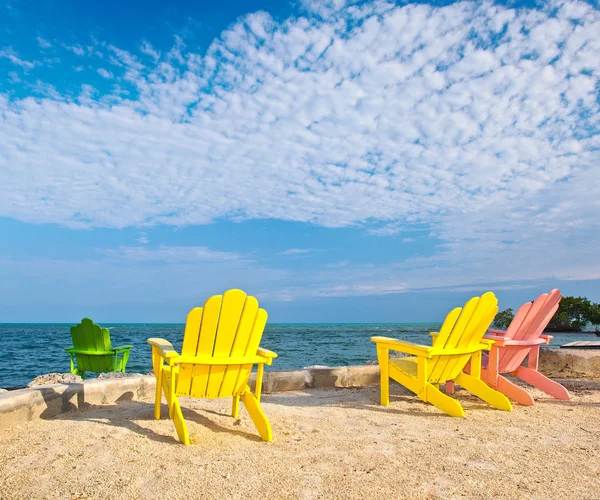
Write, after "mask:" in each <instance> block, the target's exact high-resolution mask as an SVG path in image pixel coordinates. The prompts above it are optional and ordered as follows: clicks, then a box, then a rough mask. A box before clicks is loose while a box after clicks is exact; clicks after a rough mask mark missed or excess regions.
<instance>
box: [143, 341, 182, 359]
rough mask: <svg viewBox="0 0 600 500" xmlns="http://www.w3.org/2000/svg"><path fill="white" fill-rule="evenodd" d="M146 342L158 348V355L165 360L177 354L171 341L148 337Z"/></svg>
mask: <svg viewBox="0 0 600 500" xmlns="http://www.w3.org/2000/svg"><path fill="white" fill-rule="evenodd" d="M147 342H148V344H150V345H151V346H152V347H156V348H157V349H158V353H159V354H160V356H161V357H162V358H164V359H166V360H171V359H173V358H174V357H175V356H178V354H177V351H176V350H175V349H174V348H173V345H172V344H171V342H169V341H168V340H165V339H157V338H152V339H148V341H147Z"/></svg>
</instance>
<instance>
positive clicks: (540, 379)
mask: <svg viewBox="0 0 600 500" xmlns="http://www.w3.org/2000/svg"><path fill="white" fill-rule="evenodd" d="M515 375H516V376H517V377H519V378H520V379H521V380H523V381H525V382H527V383H528V384H531V385H533V386H534V387H537V388H538V389H540V390H542V391H544V392H545V393H546V394H549V395H550V396H553V397H555V398H556V399H560V400H562V401H569V400H570V399H571V396H570V394H569V391H567V389H565V388H564V387H563V386H562V385H560V384H559V383H558V382H554V380H550V379H549V378H548V377H546V376H545V375H543V374H541V373H540V372H538V371H537V370H532V369H531V368H526V367H525V366H520V367H519V368H517V371H516V372H515Z"/></svg>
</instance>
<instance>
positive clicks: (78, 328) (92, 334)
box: [71, 318, 114, 372]
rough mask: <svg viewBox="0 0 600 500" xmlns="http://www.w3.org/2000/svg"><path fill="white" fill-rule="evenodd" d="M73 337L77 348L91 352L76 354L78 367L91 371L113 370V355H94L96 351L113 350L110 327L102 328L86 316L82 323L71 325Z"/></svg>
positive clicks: (74, 345)
mask: <svg viewBox="0 0 600 500" xmlns="http://www.w3.org/2000/svg"><path fill="white" fill-rule="evenodd" d="M71 338H72V339H73V347H74V348H75V349H77V350H80V351H88V352H89V353H90V354H91V355H87V354H81V353H78V354H76V355H75V356H76V358H77V367H78V369H80V370H82V371H91V372H103V371H111V370H112V368H113V364H114V359H113V356H112V355H108V354H107V355H94V353H96V352H106V351H110V350H111V344H110V332H109V331H108V328H101V327H100V326H98V325H96V324H95V323H94V322H93V321H92V320H91V319H90V318H84V319H82V320H81V323H80V324H78V325H75V326H73V327H71Z"/></svg>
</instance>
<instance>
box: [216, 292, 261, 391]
mask: <svg viewBox="0 0 600 500" xmlns="http://www.w3.org/2000/svg"><path fill="white" fill-rule="evenodd" d="M257 314H258V300H256V298H254V297H251V296H248V297H246V303H245V304H244V310H243V311H242V317H241V318H240V322H239V325H238V329H237V333H236V336H235V340H234V342H233V347H232V348H231V356H232V357H233V356H244V355H245V354H246V348H247V347H248V340H249V339H250V335H251V333H252V328H253V327H254V322H255V321H256V315H257ZM240 368H241V366H240V365H234V366H228V367H227V369H226V370H225V375H224V377H223V383H222V384H221V390H220V392H219V397H222V398H224V397H229V396H232V395H233V390H234V388H235V383H236V381H237V378H238V375H239V373H240Z"/></svg>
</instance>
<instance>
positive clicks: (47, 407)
mask: <svg viewBox="0 0 600 500" xmlns="http://www.w3.org/2000/svg"><path fill="white" fill-rule="evenodd" d="M540 371H542V372H543V373H545V374H546V375H548V376H550V377H555V378H560V377H600V350H582V349H543V350H542V355H541V357H540ZM378 383H379V367H378V366H377V365H367V366H345V367H340V368H312V369H306V370H295V371H273V372H266V373H265V376H264V379H263V392H265V393H270V392H281V391H297V390H304V389H331V388H335V387H362V386H372V385H377V384H378ZM250 386H251V387H254V374H253V375H252V377H251V379H250ZM155 389H156V383H155V379H154V377H153V376H144V377H135V378H123V379H108V380H96V379H91V380H86V381H85V382H77V383H70V384H54V385H48V386H41V387H35V388H31V389H21V390H18V391H8V392H5V393H1V394H0V430H1V429H3V428H7V427H10V426H12V425H16V424H19V423H22V422H25V421H28V420H34V419H37V418H44V419H45V418H52V417H54V416H56V415H59V414H60V413H64V412H67V411H74V410H77V409H79V408H83V407H85V406H86V405H107V404H115V403H119V402H122V401H131V400H136V401H148V402H150V401H153V400H154V393H155Z"/></svg>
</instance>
